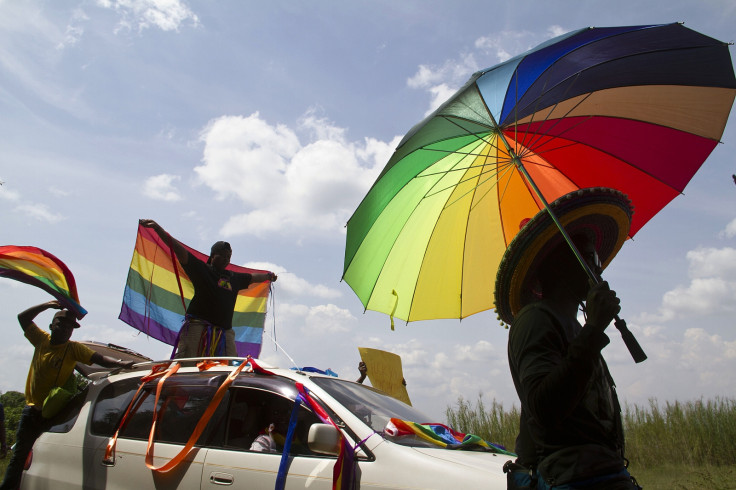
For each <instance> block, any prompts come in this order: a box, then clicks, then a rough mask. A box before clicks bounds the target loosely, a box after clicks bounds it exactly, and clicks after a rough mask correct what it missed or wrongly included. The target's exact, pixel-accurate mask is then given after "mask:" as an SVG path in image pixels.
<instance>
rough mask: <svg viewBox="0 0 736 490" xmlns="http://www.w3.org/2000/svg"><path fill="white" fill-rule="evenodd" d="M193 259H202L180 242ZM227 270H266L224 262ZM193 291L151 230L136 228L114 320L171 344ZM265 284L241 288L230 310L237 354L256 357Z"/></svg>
mask: <svg viewBox="0 0 736 490" xmlns="http://www.w3.org/2000/svg"><path fill="white" fill-rule="evenodd" d="M179 243H181V242H179ZM182 246H184V248H186V249H187V250H188V251H189V252H191V253H192V255H194V256H195V257H196V258H198V259H200V260H202V261H205V262H206V261H207V255H205V254H203V253H201V252H198V251H196V250H194V249H193V248H191V247H188V246H186V245H184V244H183V243H182ZM227 269H228V270H231V271H233V272H248V273H259V272H266V271H262V270H257V269H248V268H246V267H239V266H236V265H232V264H230V265H229V266H228V267H227ZM193 295H194V287H193V286H192V282H191V281H190V280H189V277H187V275H186V272H184V269H183V268H182V266H181V264H179V261H178V260H176V256H175V255H174V254H173V253H172V250H171V248H170V247H169V244H167V243H164V241H162V240H161V238H160V237H159V236H158V235H157V234H156V232H154V231H153V229H151V228H146V227H143V226H141V225H138V235H137V237H136V241H135V250H134V252H133V259H132V260H131V262H130V270H129V271H128V280H127V282H126V284H125V292H124V293H123V305H122V308H121V310H120V316H119V318H120V320H122V321H124V322H125V323H127V324H128V325H130V326H131V327H133V328H135V329H137V330H140V331H141V332H143V333H145V334H146V335H149V336H151V337H153V338H155V339H157V340H160V341H161V342H164V343H166V344H169V345H172V346H173V345H175V344H176V339H177V336H178V335H179V330H180V329H181V326H182V322H183V321H184V314H185V312H186V307H187V306H188V305H189V301H190V300H191V299H192V296H193ZM268 295H269V283H268V282H263V283H254V284H251V285H250V287H249V288H248V289H244V290H241V291H240V293H239V294H238V299H237V301H236V303H235V311H234V312H233V332H234V333H235V346H236V348H237V350H238V356H241V357H246V356H249V355H250V356H253V357H258V355H259V354H260V352H261V340H262V336H263V325H264V323H265V320H266V304H267V302H268Z"/></svg>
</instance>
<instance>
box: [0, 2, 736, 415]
mask: <svg viewBox="0 0 736 490" xmlns="http://www.w3.org/2000/svg"><path fill="white" fill-rule="evenodd" d="M675 21H682V22H685V24H686V25H687V26H688V27H690V28H692V29H695V30H698V31H700V32H703V33H704V34H707V35H709V36H711V37H715V38H717V39H720V40H722V41H726V42H734V41H736V27H734V26H736V4H734V3H733V2H732V1H730V0H688V1H684V0H680V1H673V0H663V1H650V2H628V1H623V2H615V3H614V2H603V1H597V0H595V1H586V2H571V1H547V2H532V1H520V2H514V4H513V5H512V4H511V3H509V2H496V1H487V0H486V1H449V0H448V1H445V0H436V1H425V2H419V1H401V2H395V1H371V2H367V1H352V2H345V1H316V2H297V1H292V2H287V1H273V2H253V1H234V0H231V1H218V2H212V1H205V0H201V1H185V0H167V1H164V0H98V1H93V0H88V1H79V2H75V1H67V2H50V1H34V0H28V1H24V2H16V1H11V0H0V181H2V182H3V185H2V186H0V211H1V212H0V244H8V245H10V244H12V245H32V246H37V247H41V248H43V249H46V250H48V251H50V252H52V253H54V254H55V255H57V256H58V257H59V258H61V259H62V260H63V261H64V262H65V263H66V264H67V265H68V266H69V267H70V268H71V270H72V271H73V272H74V275H75V277H76V280H77V283H78V288H79V294H80V297H81V301H82V304H83V305H84V306H85V307H86V308H87V309H88V310H89V314H88V315H87V317H86V318H85V319H84V320H83V328H82V329H80V330H79V331H78V332H76V333H75V338H76V339H90V340H97V341H103V342H112V343H115V344H119V345H124V346H127V347H130V348H132V349H134V350H137V351H139V352H141V353H144V354H146V355H148V356H150V357H154V358H157V359H163V358H168V356H169V354H170V351H171V348H170V347H169V346H166V345H164V344H162V343H160V342H158V341H155V340H153V339H148V338H146V337H145V336H144V335H142V334H140V335H139V334H138V333H137V331H135V330H133V329H132V328H130V327H128V326H127V325H125V324H124V323H122V322H120V321H119V320H118V319H117V316H118V313H119V311H120V304H121V300H122V292H123V289H124V285H125V278H126V275H127V271H128V266H129V264H130V259H131V256H132V252H133V245H134V241H135V233H136V227H137V220H138V219H139V218H153V219H155V220H157V221H158V222H159V223H160V224H161V225H163V226H164V227H165V228H166V229H167V230H168V231H169V232H170V233H171V234H172V235H174V236H175V237H177V238H178V239H180V240H181V241H183V242H184V243H186V244H188V245H190V246H192V247H194V248H197V249H199V250H203V251H207V250H208V249H209V246H210V245H211V244H212V243H213V242H214V241H216V240H218V239H227V240H229V241H230V242H231V243H232V245H233V262H235V263H238V264H241V265H250V266H256V267H260V268H268V269H272V270H275V271H276V272H277V273H278V274H279V281H278V282H277V283H276V285H275V297H274V300H275V301H274V304H273V308H272V313H275V315H271V314H269V317H268V320H267V332H268V334H269V336H273V335H274V333H273V330H274V328H275V336H276V339H277V340H278V342H279V344H281V346H282V347H283V349H285V351H286V352H287V353H288V354H289V356H290V357H292V358H293V359H295V361H296V362H297V363H298V364H300V365H312V366H319V367H323V368H328V367H329V368H331V369H333V370H334V371H337V372H338V373H339V374H340V375H341V376H343V377H347V378H354V377H357V363H358V360H359V355H358V349H357V348H358V347H359V346H360V347H374V348H381V349H386V350H389V351H392V352H395V353H397V354H400V355H401V356H402V359H403V364H404V370H405V378H406V380H407V383H408V389H409V394H410V396H411V397H412V400H413V401H414V404H415V405H416V406H418V407H419V408H421V409H422V410H424V411H425V412H426V413H427V414H429V415H430V416H431V417H432V418H434V419H436V420H441V419H443V418H444V411H445V408H446V407H447V406H448V405H451V404H454V403H455V402H456V400H457V399H458V397H464V398H466V399H470V400H475V399H476V398H477V397H478V395H479V394H482V395H483V397H484V399H486V400H490V399H493V398H495V399H496V400H498V401H500V402H502V403H504V404H505V405H506V406H510V405H511V404H513V403H517V404H518V401H517V399H516V395H515V392H514V389H513V385H512V383H511V378H510V376H509V374H508V368H507V362H506V333H507V332H506V331H505V330H504V329H503V328H501V327H500V326H499V325H498V322H497V321H496V316H495V313H494V312H492V311H489V312H483V313H480V314H477V315H474V316H472V317H470V318H467V319H465V320H463V321H462V322H460V321H430V322H417V323H410V324H408V325H405V324H403V323H399V324H398V325H397V328H396V331H395V332H391V331H390V327H389V320H388V318H387V317H386V316H385V315H382V314H378V313H373V312H367V313H365V314H364V313H363V309H362V306H361V304H360V302H359V301H358V299H357V298H356V297H355V295H354V294H353V293H352V291H351V290H350V288H349V286H348V285H347V284H345V283H341V282H340V276H341V274H342V259H343V252H344V240H345V230H344V225H345V223H346V221H347V219H348V218H349V217H350V215H351V214H352V211H353V210H354V209H355V207H356V206H357V204H358V203H359V202H360V200H361V198H362V197H363V195H364V194H365V192H366V191H367V189H368V188H369V187H370V185H371V184H372V183H373V180H374V179H375V177H376V176H377V174H378V172H379V171H380V170H381V168H382V167H383V165H384V164H385V163H386V161H387V160H388V158H389V157H390V155H391V153H392V151H393V148H394V147H395V145H396V144H397V143H398V141H399V140H400V138H401V137H402V136H403V134H404V133H405V132H406V131H408V130H409V128H411V127H412V126H413V125H414V124H415V123H416V122H418V121H419V120H421V119H422V118H423V117H424V115H425V114H427V113H428V112H430V111H431V110H432V109H433V108H435V107H436V106H437V105H438V104H439V103H441V102H442V101H443V100H444V99H445V98H446V97H448V96H449V95H451V94H452V93H453V92H454V90H455V89H457V88H459V87H460V86H461V85H462V84H463V83H464V82H465V80H466V79H467V78H468V77H469V76H470V75H471V74H472V73H473V72H474V71H476V70H478V69H481V68H485V67H488V66H492V65H494V64H496V63H498V62H501V61H504V60H505V59H508V58H509V57H511V56H513V55H516V54H519V53H521V52H523V51H525V50H527V49H529V48H531V47H533V46H535V45H536V44H538V43H540V42H543V41H545V40H547V39H549V38H551V37H553V36H555V35H557V34H560V33H563V32H567V31H570V30H573V29H578V28H581V27H586V26H613V25H633V24H648V23H667V22H675ZM731 119H733V116H732V117H731ZM735 126H736V125H735V124H734V121H733V120H731V121H730V122H729V124H728V126H727V127H726V131H725V133H724V135H723V138H722V141H723V144H722V145H718V147H717V148H716V150H715V151H714V153H713V154H712V155H711V157H710V158H709V159H708V161H707V162H706V163H705V165H704V166H703V167H702V169H701V170H700V172H699V173H698V174H697V175H696V177H695V178H694V179H693V181H692V182H691V183H690V185H689V186H688V187H687V188H686V190H685V194H684V195H683V196H680V197H678V198H677V199H676V200H675V201H674V202H672V203H671V204H670V205H669V206H668V207H667V208H665V210H664V211H662V212H661V213H660V214H659V215H658V216H656V217H655V218H654V219H653V220H652V221H651V222H650V223H648V224H647V225H646V226H645V227H644V229H643V230H642V231H641V232H640V233H639V234H637V236H636V237H635V239H634V240H632V241H630V242H628V243H627V244H626V245H625V246H624V248H623V250H622V251H621V253H620V254H619V256H618V257H617V258H616V260H615V261H614V263H613V264H612V266H611V267H609V269H608V271H607V274H606V278H607V279H608V280H609V282H610V283H611V284H612V287H613V288H614V289H616V290H617V291H618V293H619V296H620V297H621V298H622V304H623V310H622V313H621V316H622V317H623V318H625V319H626V320H627V321H628V324H629V327H630V328H631V329H632V330H633V331H634V332H635V333H636V334H637V336H638V338H639V340H640V342H641V344H642V345H643V347H644V348H645V350H646V351H647V353H648V354H649V357H650V358H649V360H647V361H646V362H645V363H643V364H640V365H635V364H634V363H633V361H631V359H630V358H629V357H628V353H627V352H626V351H625V348H624V347H623V344H622V342H621V341H620V339H619V338H618V335H617V334H616V332H615V331H613V332H611V333H612V338H613V342H612V343H611V345H610V346H609V347H607V348H606V349H605V351H604V355H605V356H606V358H607V360H608V361H609V364H610V366H611V370H612V372H613V375H614V378H615V379H616V381H617V384H618V387H619V393H620V396H621V398H622V399H624V400H626V401H628V402H630V403H639V404H646V403H648V400H649V399H651V398H656V399H658V400H660V401H664V400H668V401H672V400H675V399H677V400H692V399H697V398H700V397H706V398H708V397H714V396H726V397H733V396H734V386H736V380H735V379H734V372H736V331H735V329H734V320H733V318H734V313H735V311H734V310H736V205H735V203H736V186H734V182H733V181H732V179H731V174H733V173H736V161H735V159H734V157H733V155H734V154H736V127H735ZM47 299H49V298H48V296H46V295H45V294H44V293H43V292H41V291H38V290H35V289H34V288H32V287H30V286H27V285H24V284H20V283H16V282H13V281H10V280H2V281H0V329H2V332H3V333H4V336H3V339H4V342H3V343H2V345H0V366H1V367H2V369H0V390H3V391H5V390H19V391H23V387H24V384H25V377H26V373H27V368H28V364H29V362H30V358H31V354H32V348H31V346H30V344H29V343H28V342H27V341H26V340H25V339H24V338H23V336H22V332H21V330H20V328H19V327H18V324H17V321H16V318H15V316H16V314H17V313H18V312H20V311H21V310H23V309H25V308H27V307H29V306H32V305H34V304H37V303H40V302H43V301H46V300H47ZM50 318H51V314H50V313H46V314H42V315H41V316H39V318H38V323H39V324H40V325H41V326H45V325H47V324H48V322H49V321H50ZM612 330H613V329H612ZM269 336H266V337H265V338H264V347H263V352H262V357H263V358H264V359H266V360H267V361H270V362H273V363H276V364H279V365H288V364H289V360H288V359H287V358H286V357H285V356H284V355H283V354H282V352H280V351H277V350H276V349H275V347H274V344H273V342H271V341H270V340H269Z"/></svg>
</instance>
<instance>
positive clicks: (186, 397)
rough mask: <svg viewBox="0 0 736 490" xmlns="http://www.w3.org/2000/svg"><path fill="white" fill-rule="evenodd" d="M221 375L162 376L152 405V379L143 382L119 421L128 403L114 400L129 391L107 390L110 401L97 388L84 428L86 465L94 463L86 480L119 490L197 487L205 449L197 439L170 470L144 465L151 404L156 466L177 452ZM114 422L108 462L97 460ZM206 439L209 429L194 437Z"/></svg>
mask: <svg viewBox="0 0 736 490" xmlns="http://www.w3.org/2000/svg"><path fill="white" fill-rule="evenodd" d="M223 377H224V375H222V374H216V375H212V374H207V373H204V374H184V375H174V376H172V377H170V378H169V379H167V380H166V382H165V384H164V387H163V389H162V391H161V395H160V397H159V400H158V403H157V404H154V402H155V399H156V381H154V382H152V383H149V385H146V386H145V387H144V388H143V389H142V390H141V392H140V393H139V395H138V396H137V398H136V400H135V401H134V403H133V405H132V409H131V411H130V413H129V415H128V417H127V419H126V420H124V421H122V423H121V421H120V417H122V414H123V413H124V412H125V409H126V408H127V405H128V403H129V402H126V403H125V404H124V405H125V406H122V404H121V403H120V401H121V399H127V400H130V399H131V398H132V395H130V394H129V395H128V396H127V397H126V396H124V395H123V394H122V393H121V394H120V395H118V396H117V397H115V396H114V395H115V393H112V392H111V393H109V395H110V399H109V400H111V402H109V403H106V402H105V400H104V396H105V393H104V392H103V393H102V394H101V396H100V399H98V402H97V403H96V406H95V412H94V414H93V419H92V423H91V427H90V434H91V437H90V441H89V442H90V443H91V444H90V446H91V451H92V452H93V455H92V459H93V460H94V462H95V463H96V464H92V465H90V468H92V467H94V469H93V473H94V474H90V475H89V478H88V481H94V482H96V483H97V484H98V483H99V482H104V488H107V489H120V490H123V489H125V490H129V489H131V488H133V489H139V490H142V489H149V488H156V489H162V490H163V489H176V488H187V489H190V488H191V489H196V488H199V486H200V482H201V480H202V468H203V465H204V461H205V455H206V453H207V448H206V447H203V446H201V445H200V444H199V442H198V443H197V445H196V446H195V447H194V449H193V450H192V451H191V452H190V453H189V454H188V455H187V457H186V458H185V459H184V461H183V462H182V463H181V464H179V465H178V466H177V467H176V468H174V469H172V470H171V471H168V472H166V473H159V472H155V471H153V470H151V469H149V468H147V467H146V462H145V458H146V450H147V446H148V438H149V434H150V431H151V425H152V420H153V416H154V407H155V409H156V410H155V414H156V417H157V422H156V428H155V433H154V446H153V465H154V466H156V467H160V466H162V465H163V464H165V463H166V462H168V461H169V460H171V459H172V458H173V457H174V456H175V455H176V454H178V453H179V452H180V451H181V450H182V448H183V447H184V445H185V444H186V443H187V441H188V439H189V437H190V436H191V434H192V433H193V431H194V428H195V426H196V425H197V423H198V422H199V420H200V418H201V416H202V414H203V413H204V411H205V410H206V408H207V406H208V405H209V403H210V401H211V400H212V397H213V395H214V394H215V391H216V390H217V388H218V386H219V384H220V383H221V380H222V378H223ZM111 389H112V388H111ZM103 391H104V390H103ZM123 391H124V390H123ZM116 398H117V399H116ZM222 403H223V407H226V406H227V404H228V401H227V397H225V399H223V402H222ZM111 406H114V408H111ZM121 406H122V410H121V408H120V407H121ZM223 411H224V410H220V411H218V412H216V413H215V416H214V417H213V418H212V421H211V423H210V424H208V428H210V427H212V426H216V425H217V424H218V422H217V420H218V418H219V417H221V415H219V414H220V412H223ZM118 425H120V426H121V429H120V434H119V437H118V440H117V444H116V449H115V455H114V456H115V457H114V460H113V461H111V462H103V459H104V454H105V448H106V446H107V441H108V440H109V436H111V435H112V434H113V433H114V429H116V428H117V427H118ZM208 437H209V430H206V431H205V432H204V433H203V434H202V436H201V437H200V441H204V440H206V439H207V438H208Z"/></svg>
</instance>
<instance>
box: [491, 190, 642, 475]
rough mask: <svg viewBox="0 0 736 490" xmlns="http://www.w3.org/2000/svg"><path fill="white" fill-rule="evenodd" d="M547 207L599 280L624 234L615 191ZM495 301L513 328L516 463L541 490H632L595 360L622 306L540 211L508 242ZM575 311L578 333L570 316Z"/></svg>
mask: <svg viewBox="0 0 736 490" xmlns="http://www.w3.org/2000/svg"><path fill="white" fill-rule="evenodd" d="M550 209H551V211H552V212H553V213H554V214H555V215H556V216H557V218H558V220H559V222H560V225H561V226H564V228H565V231H566V232H567V234H568V236H569V237H571V239H572V242H573V244H574V245H575V247H576V248H577V249H578V250H579V252H580V254H579V255H580V257H581V258H582V259H583V260H585V262H586V263H587V266H588V267H589V268H590V269H591V270H592V271H593V273H594V274H596V275H600V273H601V272H602V270H603V269H604V268H605V267H606V266H607V265H608V264H609V263H610V261H611V259H612V258H613V257H614V256H615V255H616V253H617V252H618V251H619V250H620V248H621V246H622V245H623V243H624V241H625V240H626V237H627V235H628V232H629V227H630V223H631V214H632V210H631V206H630V202H629V200H628V198H626V196H625V195H624V194H622V193H620V192H618V191H615V190H613V189H605V188H594V189H582V190H580V191H576V192H574V193H571V194H567V195H565V196H563V197H561V198H560V199H558V200H556V201H555V202H553V203H552V204H551V205H550ZM495 295H496V298H495V299H496V311H497V312H498V314H499V317H500V319H501V320H503V321H504V322H506V323H507V324H510V325H511V328H510V332H509V340H508V360H509V367H510V370H511V376H512V379H513V382H514V386H515V388H516V391H517V394H518V396H519V399H520V401H521V424H520V431H519V435H518V437H517V440H516V450H515V451H516V453H517V454H518V459H517V461H516V463H517V464H519V465H521V466H523V467H524V468H533V469H534V470H535V472H536V478H535V477H532V478H534V479H535V483H536V485H537V486H536V488H538V489H539V488H542V489H547V488H560V489H561V488H593V487H594V488H596V489H636V488H638V485H637V484H636V481H635V480H634V479H633V478H632V477H631V475H630V474H629V473H628V470H627V469H626V466H627V461H626V459H625V457H624V434H623V428H622V422H621V407H620V405H619V402H618V397H617V395H616V390H615V385H614V382H613V378H612V377H611V375H610V373H609V371H608V368H607V366H606V363H605V361H604V359H603V357H602V355H601V351H602V349H603V348H604V347H605V346H606V345H608V343H609V342H610V340H609V338H608V336H607V335H606V333H605V330H606V328H607V327H608V325H609V324H610V323H611V322H612V321H613V319H614V317H615V316H616V315H617V314H618V312H619V310H620V308H621V307H620V304H619V303H620V301H619V298H618V297H617V296H616V293H615V291H613V290H611V289H610V288H609V286H608V284H607V283H606V282H602V281H601V282H599V283H598V284H596V285H593V286H592V285H591V283H590V281H589V278H588V275H587V273H586V272H585V269H584V268H583V267H582V264H581V263H579V259H578V258H577V257H576V255H575V254H574V253H573V251H572V248H571V246H570V244H569V243H568V242H567V241H565V239H564V238H563V236H562V234H561V233H560V231H559V229H558V228H557V225H556V224H555V223H554V221H553V220H552V218H551V217H550V215H549V213H548V212H547V211H546V210H543V211H540V212H539V213H538V214H537V215H536V216H535V217H534V218H533V219H532V220H530V221H529V222H527V223H526V224H524V225H523V227H522V229H521V230H520V231H519V234H518V235H517V236H516V237H515V238H514V240H513V241H512V242H511V244H510V245H509V247H508V249H507V251H506V252H505V254H504V257H503V259H502V261H501V265H500V267H499V270H498V274H497V278H496V293H495ZM581 305H584V306H583V312H584V315H585V325H584V326H581V325H580V323H579V322H578V319H577V312H578V308H579V307H580V306H581ZM509 466H511V465H509ZM511 469H513V468H511ZM533 474H534V473H533ZM508 477H509V483H510V485H509V488H525V487H524V484H525V483H526V484H529V483H530V482H529V479H530V477H529V472H528V471H526V470H523V471H517V472H514V471H511V472H509V475H508ZM523 480H526V481H523ZM514 485H515V486H514ZM532 488H534V487H533V486H532Z"/></svg>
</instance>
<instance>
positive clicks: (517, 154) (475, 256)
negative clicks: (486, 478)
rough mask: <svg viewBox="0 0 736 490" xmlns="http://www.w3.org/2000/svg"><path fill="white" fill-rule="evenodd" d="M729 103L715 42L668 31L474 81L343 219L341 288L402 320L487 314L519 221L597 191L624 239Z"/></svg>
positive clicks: (539, 59) (580, 41)
mask: <svg viewBox="0 0 736 490" xmlns="http://www.w3.org/2000/svg"><path fill="white" fill-rule="evenodd" d="M735 94H736V79H734V72H733V66H732V63H731V56H730V53H729V49H728V45H727V44H725V43H723V42H721V41H717V40H715V39H713V38H710V37H708V36H705V35H703V34H700V33H698V32H695V31H693V30H691V29H688V28H686V27H684V26H683V25H681V24H666V25H646V26H630V27H606V28H586V29H581V30H578V31H574V32H570V33H568V34H565V35H563V36H560V37H558V38H556V39H552V40H551V41H549V42H546V43H544V44H542V45H540V46H537V47H536V48H534V49H532V50H531V51H529V52H527V53H524V54H522V55H520V56H517V57H515V58H513V59H511V60H509V61H507V62H505V63H502V64H500V65H497V66H494V67H492V68H489V69H487V70H482V71H480V72H478V73H475V74H474V75H473V76H472V77H471V78H470V80H469V81H468V82H467V83H466V84H465V86H464V87H462V88H461V89H460V90H459V91H458V92H457V93H456V94H455V95H453V96H452V97H451V98H450V99H449V100H448V101H447V102H445V103H444V104H443V105H442V106H441V107H440V108H439V109H437V110H436V111H435V112H434V113H433V114H431V115H430V116H428V117H427V118H426V119H424V120H423V121H422V122H420V123H419V124H417V125H416V126H415V127H414V128H412V129H411V130H410V131H409V132H408V133H407V134H406V136H404V139H403V140H402V141H401V143H400V144H399V146H398V148H397V149H396V151H395V153H394V154H393V156H392V157H391V159H390V160H389V162H388V164H387V165H386V167H385V168H384V169H383V171H382V172H381V174H380V176H379V177H378V179H377V180H376V182H375V183H374V184H373V187H372V188H371V189H370V190H369V191H368V194H367V195H366V196H365V198H364V199H363V201H362V202H361V203H360V205H359V206H358V208H357V209H356V211H355V213H354V214H353V216H352V217H351V218H350V220H349V221H348V224H347V239H346V245H345V263H344V271H343V279H344V280H345V281H346V282H347V283H348V284H349V285H350V287H351V288H352V289H353V290H354V291H355V293H356V294H357V296H358V297H359V298H360V300H361V302H362V303H363V305H364V306H365V308H366V309H370V310H375V311H379V312H384V313H387V314H390V315H392V316H396V317H397V318H400V319H403V320H406V321H414V320H427V319H439V318H464V317H467V316H469V315H472V314H474V313H477V312H480V311H483V310H486V309H489V308H493V306H494V305H493V293H494V281H495V278H496V271H497V268H498V264H499V262H500V260H501V257H502V256H503V253H504V251H505V250H506V247H507V245H508V244H509V242H510V241H511V240H512V239H513V237H514V236H515V235H516V233H517V232H518V230H519V226H520V224H521V223H522V222H523V221H524V220H525V219H526V218H531V217H532V216H534V215H535V214H536V213H537V212H538V211H540V210H541V209H543V208H544V207H545V204H546V202H551V201H553V200H555V199H556V198H558V197H560V196H562V195H564V194H567V193H569V192H571V191H574V190H576V189H580V188H587V187H610V188H614V189H618V190H620V191H622V192H624V193H625V194H627V195H628V196H629V198H630V199H631V200H632V201H633V205H634V209H635V212H634V216H633V222H632V226H631V232H630V236H633V235H634V234H635V233H636V232H637V231H638V230H639V229H640V228H641V227H642V226H643V225H644V224H645V223H646V222H647V221H649V220H650V219H651V218H652V217H653V216H654V215H655V214H656V213H657V212H659V211H660V210H661V209H662V208H663V207H664V206H665V205H666V204H667V203H669V202H670V201H671V200H672V199H674V198H675V197H676V196H677V195H679V194H680V193H681V192H682V191H683V189H684V188H685V186H686V185H687V183H688V182H689V181H690V179H691V178H692V176H693V175H694V174H695V172H696V171H697V170H698V168H700V166H701V165H702V164H703V162H704V161H705V159H706V158H707V157H708V155H710V153H711V151H712V150H713V148H714V147H715V146H716V145H717V144H718V142H719V139H720V137H721V135H722V134H723V130H724V127H725V125H726V121H727V119H728V115H729V112H730V110H731V106H732V104H733V100H734V95H735Z"/></svg>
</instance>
